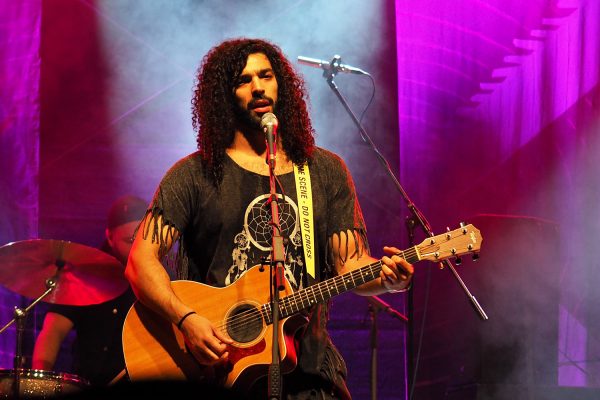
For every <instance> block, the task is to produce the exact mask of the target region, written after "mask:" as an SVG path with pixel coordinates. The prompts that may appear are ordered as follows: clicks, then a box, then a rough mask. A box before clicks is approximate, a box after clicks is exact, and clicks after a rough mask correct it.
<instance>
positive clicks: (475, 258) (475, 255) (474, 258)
mask: <svg viewBox="0 0 600 400" xmlns="http://www.w3.org/2000/svg"><path fill="white" fill-rule="evenodd" d="M472 257H473V261H477V260H479V253H473V256H472Z"/></svg>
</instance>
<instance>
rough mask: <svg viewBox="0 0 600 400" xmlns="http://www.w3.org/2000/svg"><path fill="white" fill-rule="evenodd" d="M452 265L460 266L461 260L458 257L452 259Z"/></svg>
mask: <svg viewBox="0 0 600 400" xmlns="http://www.w3.org/2000/svg"><path fill="white" fill-rule="evenodd" d="M454 264H456V265H460V264H462V259H461V258H460V257H456V258H455V259H454Z"/></svg>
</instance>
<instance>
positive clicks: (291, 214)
mask: <svg viewBox="0 0 600 400" xmlns="http://www.w3.org/2000/svg"><path fill="white" fill-rule="evenodd" d="M270 196H271V195H270V194H263V195H260V196H258V197H256V198H255V199H254V200H252V201H251V202H250V204H249V205H248V207H247V208H246V213H245V215H244V226H243V229H242V231H241V232H240V233H238V234H237V235H235V237H234V239H233V241H234V248H233V251H232V254H231V261H232V263H231V266H230V267H229V270H228V271H227V276H226V277H225V284H226V285H229V284H231V283H233V282H235V281H236V280H237V279H238V278H239V277H240V276H241V275H242V274H243V273H244V272H246V271H247V270H248V268H250V267H252V266H254V265H256V264H258V263H260V262H261V260H263V259H264V260H266V261H267V262H268V261H269V260H270V259H271V248H272V237H273V228H272V226H271V206H270V204H269V198H270ZM277 202H278V205H279V224H280V226H281V235H282V236H283V239H284V240H283V241H284V246H285V249H284V250H285V262H284V264H285V277H286V278H287V280H288V281H289V283H290V286H291V287H292V288H293V289H294V290H298V289H302V288H303V286H304V285H303V283H302V282H303V278H304V255H303V252H302V238H301V236H300V234H301V233H300V225H299V224H298V206H297V205H296V203H295V202H294V200H292V199H291V198H290V197H288V196H283V195H281V194H277Z"/></svg>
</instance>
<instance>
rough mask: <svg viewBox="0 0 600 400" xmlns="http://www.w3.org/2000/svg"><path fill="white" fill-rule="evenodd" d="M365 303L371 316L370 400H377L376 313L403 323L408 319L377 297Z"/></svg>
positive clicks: (372, 297) (369, 298) (370, 298)
mask: <svg viewBox="0 0 600 400" xmlns="http://www.w3.org/2000/svg"><path fill="white" fill-rule="evenodd" d="M367 301H368V302H369V314H370V315H371V400H377V332H378V330H377V313H378V312H379V311H384V312H386V313H388V314H390V315H391V316H392V317H394V318H396V319H399V320H401V321H404V322H408V318H406V317H405V316H404V315H403V314H401V313H399V312H398V311H396V310H395V309H394V308H392V306H390V305H389V304H388V303H386V302H385V301H383V300H381V299H380V298H379V297H377V296H370V297H367Z"/></svg>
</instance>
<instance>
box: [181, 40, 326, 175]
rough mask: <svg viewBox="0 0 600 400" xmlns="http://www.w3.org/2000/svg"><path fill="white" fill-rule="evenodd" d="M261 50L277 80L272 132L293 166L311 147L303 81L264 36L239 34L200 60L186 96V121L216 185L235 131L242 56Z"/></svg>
mask: <svg viewBox="0 0 600 400" xmlns="http://www.w3.org/2000/svg"><path fill="white" fill-rule="evenodd" d="M254 53H262V54H264V55H265V56H267V58H268V59H269V61H270V63H271V67H272V68H273V72H274V74H275V78H276V79H277V85H278V94H277V98H278V100H277V117H278V120H279V127H278V132H279V133H280V134H281V140H282V146H283V149H284V150H285V152H286V154H287V156H288V157H289V158H290V159H291V160H292V161H293V162H294V163H296V164H302V163H304V162H306V161H308V159H309V158H310V156H311V154H312V151H313V149H314V146H315V139H314V130H313V128H312V124H311V122H310V118H309V116H308V110H307V106H306V98H307V96H306V90H305V87H304V81H303V80H302V78H301V77H299V76H298V75H297V74H296V73H295V71H294V69H293V68H292V66H291V64H290V62H289V61H288V60H287V59H286V58H285V56H284V55H283V53H282V51H281V49H280V48H279V47H278V46H277V45H274V44H272V43H270V42H268V41H266V40H261V39H248V38H239V39H232V40H227V41H225V42H223V43H221V44H219V45H218V46H215V47H213V48H212V49H211V50H210V51H209V52H208V53H207V54H206V56H204V58H203V60H202V64H201V65H200V67H199V68H198V72H197V75H196V83H195V87H194V96H193V98H192V125H193V127H194V130H195V131H196V132H197V134H198V135H197V138H196V141H197V143H198V149H199V150H200V154H201V157H202V161H203V163H204V167H205V171H206V172H207V174H208V175H209V177H210V178H211V179H212V180H213V182H214V183H215V185H217V186H218V185H219V184H220V182H221V180H222V178H223V159H224V157H225V149H226V148H227V147H229V146H230V145H231V143H232V142H233V139H234V135H235V130H236V127H237V125H236V123H237V119H236V108H235V107H236V101H235V93H234V91H235V87H236V82H237V78H238V77H239V75H240V74H241V73H242V70H243V69H244V67H245V66H246V61H247V59H248V55H250V54H254Z"/></svg>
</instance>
